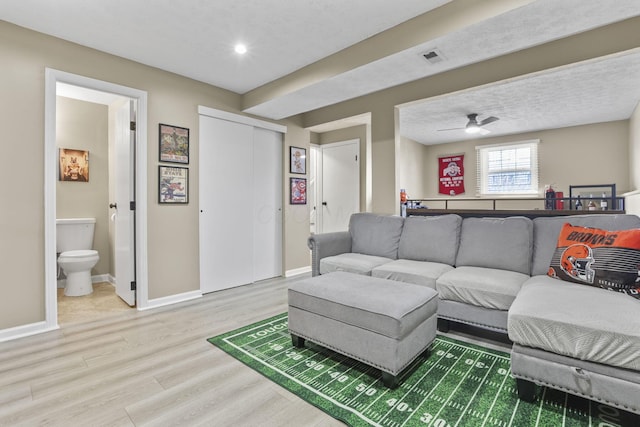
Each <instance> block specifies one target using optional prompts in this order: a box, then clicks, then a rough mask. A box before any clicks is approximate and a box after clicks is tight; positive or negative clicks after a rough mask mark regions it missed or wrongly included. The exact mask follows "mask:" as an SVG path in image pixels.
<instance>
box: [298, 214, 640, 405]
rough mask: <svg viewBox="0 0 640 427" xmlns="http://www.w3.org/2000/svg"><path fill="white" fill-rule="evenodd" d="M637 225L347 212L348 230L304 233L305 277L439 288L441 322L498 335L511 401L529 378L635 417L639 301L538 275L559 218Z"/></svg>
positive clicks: (626, 220)
mask: <svg viewBox="0 0 640 427" xmlns="http://www.w3.org/2000/svg"><path fill="white" fill-rule="evenodd" d="M567 222H569V223H571V224H572V225H579V226H586V227H597V228H601V229H605V230H611V231H613V230H626V229H632V228H640V218H639V217H638V216H636V215H613V214H611V215H610V214H602V215H575V216H557V217H539V218H536V219H533V220H531V219H529V218H525V217H509V218H465V219H462V218H461V217H459V216H457V215H453V214H452V215H442V216H425V217H409V218H402V217H397V216H384V215H375V214H369V213H361V214H355V215H353V216H352V217H351V220H350V224H349V231H345V232H338V233H326V234H316V235H312V236H311V237H310V238H309V241H308V244H309V248H310V249H311V250H312V274H313V275H314V276H316V275H319V274H327V273H331V272H333V271H347V272H351V273H356V274H364V275H371V276H374V277H380V278H385V279H391V280H396V281H402V282H408V283H414V284H418V285H423V286H428V287H430V288H433V289H435V290H436V291H437V292H438V294H439V301H438V327H439V329H441V330H445V331H446V330H447V329H448V324H449V322H451V321H453V322H458V323H464V324H469V325H473V326H476V327H480V328H484V329H488V330H491V331H497V332H501V333H505V334H508V336H509V338H510V340H511V341H512V342H513V347H512V354H511V369H512V375H513V376H514V377H516V379H517V380H518V392H519V395H520V397H521V398H523V399H525V400H532V399H534V398H535V392H536V387H535V384H539V385H546V386H550V387H552V388H557V389H561V390H564V391H567V392H569V393H572V394H576V395H581V396H584V397H587V398H589V399H593V400H596V401H599V402H603V403H607V404H609V405H612V406H615V407H618V408H620V409H624V410H627V411H630V412H634V413H638V414H640V398H638V396H640V362H639V360H640V358H639V357H638V355H639V354H640V300H638V299H635V298H632V297H630V296H628V295H624V294H622V293H618V292H612V291H607V290H604V289H600V288H596V287H591V286H585V285H580V284H575V283H569V282H564V281H559V280H558V279H555V278H551V277H549V276H547V271H548V269H549V265H550V262H551V259H552V256H553V254H554V252H555V249H556V246H557V240H558V235H559V233H560V230H561V228H562V226H563V224H565V223H567Z"/></svg>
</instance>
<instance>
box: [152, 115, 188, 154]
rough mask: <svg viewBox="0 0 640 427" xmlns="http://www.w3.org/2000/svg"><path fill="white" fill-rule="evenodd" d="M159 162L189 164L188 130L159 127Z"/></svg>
mask: <svg viewBox="0 0 640 427" xmlns="http://www.w3.org/2000/svg"><path fill="white" fill-rule="evenodd" d="M158 135H159V140H160V161H161V162H170V163H184V164H189V129H187V128H181V127H178V126H171V125H165V124H162V123H160V126H159V133H158Z"/></svg>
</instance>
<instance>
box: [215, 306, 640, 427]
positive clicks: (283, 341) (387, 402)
mask: <svg viewBox="0 0 640 427" xmlns="http://www.w3.org/2000/svg"><path fill="white" fill-rule="evenodd" d="M208 341H209V342H211V343H212V344H214V345H216V346H218V347H219V348H221V349H222V350H224V351H225V352H227V353H229V354H230V355H231V356H233V357H235V358H237V359H238V360H240V361H242V362H243V363H245V364H246V365H248V366H249V367H251V368H252V369H254V370H256V371H258V372H260V373H261V374H263V375H264V376H266V377H267V378H269V379H270V380H272V381H274V382H276V383H277V384H279V385H281V386H282V387H284V388H286V389H287V390H289V391H291V392H293V393H294V394H296V395H298V396H299V397H300V398H302V399H304V400H306V401H307V402H309V403H311V404H313V405H315V406H317V407H318V408H320V409H322V410H323V411H325V412H326V413H328V414H329V415H331V416H332V417H334V418H336V419H339V420H341V421H343V422H345V423H347V424H348V425H351V426H369V425H371V426H385V427H399V426H434V427H452V426H499V427H507V426H561V425H562V426H565V427H571V426H576V427H578V426H588V425H591V426H600V427H614V426H623V427H626V426H636V425H640V417H638V416H636V415H634V414H630V413H627V412H623V411H620V410H617V409H615V408H612V407H609V406H606V405H602V404H598V403H597V402H592V401H589V400H586V399H582V398H579V397H576V396H573V395H569V394H566V393H563V392H560V391H557V390H553V389H547V388H544V389H543V392H542V395H541V397H540V398H539V399H538V400H537V401H536V403H535V404H531V403H526V402H522V401H520V400H519V399H518V396H517V391H516V386H515V380H514V379H513V378H512V377H511V375H510V357H509V354H508V353H505V352H502V351H496V350H491V349H487V348H483V347H481V346H479V345H474V344H469V343H466V342H462V341H458V340H454V339H452V338H448V337H443V336H438V337H437V338H436V340H435V341H434V344H433V345H432V348H431V356H430V357H428V358H426V359H425V358H424V357H422V356H421V357H419V358H418V359H417V360H416V366H415V369H412V370H409V371H410V374H409V376H408V377H407V378H403V379H402V383H401V384H400V387H398V388H397V389H396V390H390V389H388V388H386V387H384V386H383V384H382V381H381V380H380V372H379V371H378V370H376V369H374V368H371V367H370V366H367V365H364V364H362V363H360V362H356V361H354V360H352V359H349V358H347V357H345V356H342V355H340V354H338V353H335V352H333V351H330V350H328V349H325V348H323V347H321V346H317V345H314V344H312V343H309V344H308V346H307V347H305V348H301V349H298V348H294V347H293V346H292V344H291V338H290V336H289V333H288V329H287V314H286V313H285V314H282V315H278V316H275V317H272V318H270V319H266V320H264V321H262V322H258V323H256V324H253V325H249V326H246V327H244V328H240V329H238V330H235V331H231V332H228V333H226V334H222V335H219V336H217V337H213V338H210V339H209V340H208Z"/></svg>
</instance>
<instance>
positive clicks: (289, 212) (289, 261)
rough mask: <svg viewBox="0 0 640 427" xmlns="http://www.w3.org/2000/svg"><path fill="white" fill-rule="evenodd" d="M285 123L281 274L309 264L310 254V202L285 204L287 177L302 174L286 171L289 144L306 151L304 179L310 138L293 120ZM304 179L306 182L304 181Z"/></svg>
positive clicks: (288, 160) (287, 202)
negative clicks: (282, 258) (283, 247)
mask: <svg viewBox="0 0 640 427" xmlns="http://www.w3.org/2000/svg"><path fill="white" fill-rule="evenodd" d="M286 124H287V125H288V129H287V133H286V135H285V137H284V151H283V155H284V159H283V161H282V164H283V166H284V168H285V173H284V174H283V175H284V177H285V179H284V182H283V190H282V195H283V202H284V206H285V209H284V218H285V227H284V239H283V242H284V246H285V248H286V250H285V254H284V263H285V265H284V270H285V273H286V272H287V271H291V270H298V269H303V268H306V267H309V266H310V265H311V255H310V252H309V248H308V247H307V239H308V238H309V234H310V221H309V208H310V206H311V204H310V203H309V200H307V204H306V205H291V204H290V203H289V196H290V194H289V192H290V188H289V178H291V177H298V178H300V177H302V175H299V174H291V173H290V170H291V169H290V165H289V162H290V158H289V148H290V147H291V146H294V147H300V148H305V149H306V150H307V174H306V175H304V178H307V180H308V179H309V152H310V149H309V146H310V141H311V132H310V131H308V130H306V129H302V128H301V127H300V126H298V125H297V124H296V122H289V123H286ZM307 182H308V181H307Z"/></svg>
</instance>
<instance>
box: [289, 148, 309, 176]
mask: <svg viewBox="0 0 640 427" xmlns="http://www.w3.org/2000/svg"><path fill="white" fill-rule="evenodd" d="M289 153H290V157H291V159H290V172H291V173H299V174H302V175H304V174H306V173H307V150H306V149H304V148H299V147H289Z"/></svg>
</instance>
